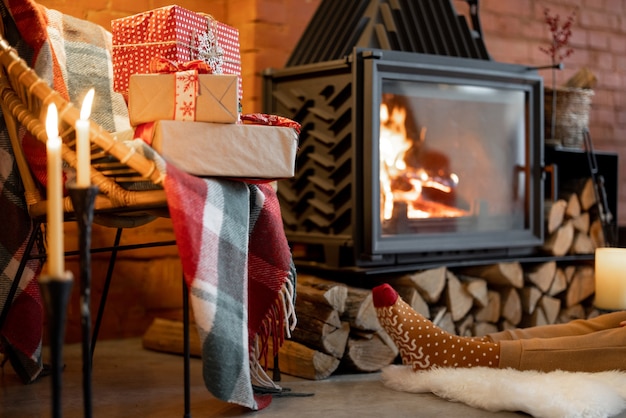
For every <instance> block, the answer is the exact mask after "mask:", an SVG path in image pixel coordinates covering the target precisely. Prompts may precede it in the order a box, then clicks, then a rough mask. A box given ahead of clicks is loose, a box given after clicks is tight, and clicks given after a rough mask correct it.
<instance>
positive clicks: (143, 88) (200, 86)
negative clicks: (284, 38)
mask: <svg viewBox="0 0 626 418" xmlns="http://www.w3.org/2000/svg"><path fill="white" fill-rule="evenodd" d="M238 84H239V77H237V76H236V75H227V74H196V73H195V72H194V71H181V72H176V73H172V74H134V75H132V76H131V77H130V84H129V88H128V113H129V115H130V123H131V125H132V126H137V125H139V124H142V123H146V122H153V121H156V120H161V119H166V120H181V121H198V122H218V123H235V122H237V120H238V115H239V96H238Z"/></svg>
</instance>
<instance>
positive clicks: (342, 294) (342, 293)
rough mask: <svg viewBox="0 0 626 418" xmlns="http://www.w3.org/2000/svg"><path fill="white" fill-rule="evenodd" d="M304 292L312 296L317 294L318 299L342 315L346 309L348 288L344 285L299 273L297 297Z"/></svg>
mask: <svg viewBox="0 0 626 418" xmlns="http://www.w3.org/2000/svg"><path fill="white" fill-rule="evenodd" d="M304 292H306V293H308V294H311V295H313V294H315V295H316V297H320V298H322V299H324V300H326V302H327V303H328V305H329V306H331V307H332V308H333V309H335V310H336V311H337V312H339V314H342V313H343V311H345V309H346V298H347V297H348V288H347V286H346V285H344V284H342V283H338V282H334V281H331V280H325V279H321V278H319V277H315V276H311V275H308V274H303V273H298V281H297V288H296V295H298V296H299V295H301V294H302V293H304Z"/></svg>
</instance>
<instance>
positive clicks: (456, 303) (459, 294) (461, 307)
mask: <svg viewBox="0 0 626 418" xmlns="http://www.w3.org/2000/svg"><path fill="white" fill-rule="evenodd" d="M446 277H447V280H448V284H447V286H446V290H445V302H446V306H447V307H448V311H449V312H450V315H451V318H452V321H459V320H460V319H461V318H463V317H464V316H465V315H466V314H467V313H468V312H469V311H470V309H472V306H473V304H474V298H473V296H472V295H471V293H469V292H468V291H467V289H466V288H465V287H464V286H463V284H462V283H461V281H460V280H459V279H458V278H457V277H456V275H455V274H454V273H452V272H451V271H448V272H447V273H446Z"/></svg>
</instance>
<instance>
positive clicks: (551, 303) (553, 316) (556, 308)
mask: <svg viewBox="0 0 626 418" xmlns="http://www.w3.org/2000/svg"><path fill="white" fill-rule="evenodd" d="M539 306H541V309H542V310H543V312H544V314H545V316H546V320H547V321H548V324H554V323H556V321H557V318H558V317H559V312H560V311H561V300H560V299H557V298H553V297H550V296H546V295H544V296H543V297H542V298H541V300H540V301H539Z"/></svg>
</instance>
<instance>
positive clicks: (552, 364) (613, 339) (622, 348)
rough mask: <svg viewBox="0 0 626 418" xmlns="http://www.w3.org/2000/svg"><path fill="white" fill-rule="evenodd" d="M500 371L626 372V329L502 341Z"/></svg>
mask: <svg viewBox="0 0 626 418" xmlns="http://www.w3.org/2000/svg"><path fill="white" fill-rule="evenodd" d="M497 344H499V346H500V362H499V367H500V368H508V367H510V368H514V369H518V370H540V371H552V370H566V371H576V372H578V371H582V372H599V371H610V370H626V328H624V327H617V328H611V329H607V330H601V331H596V332H592V333H588V334H583V335H574V336H567V337H555V338H530V339H521V340H503V341H499V342H498V343H497Z"/></svg>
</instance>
